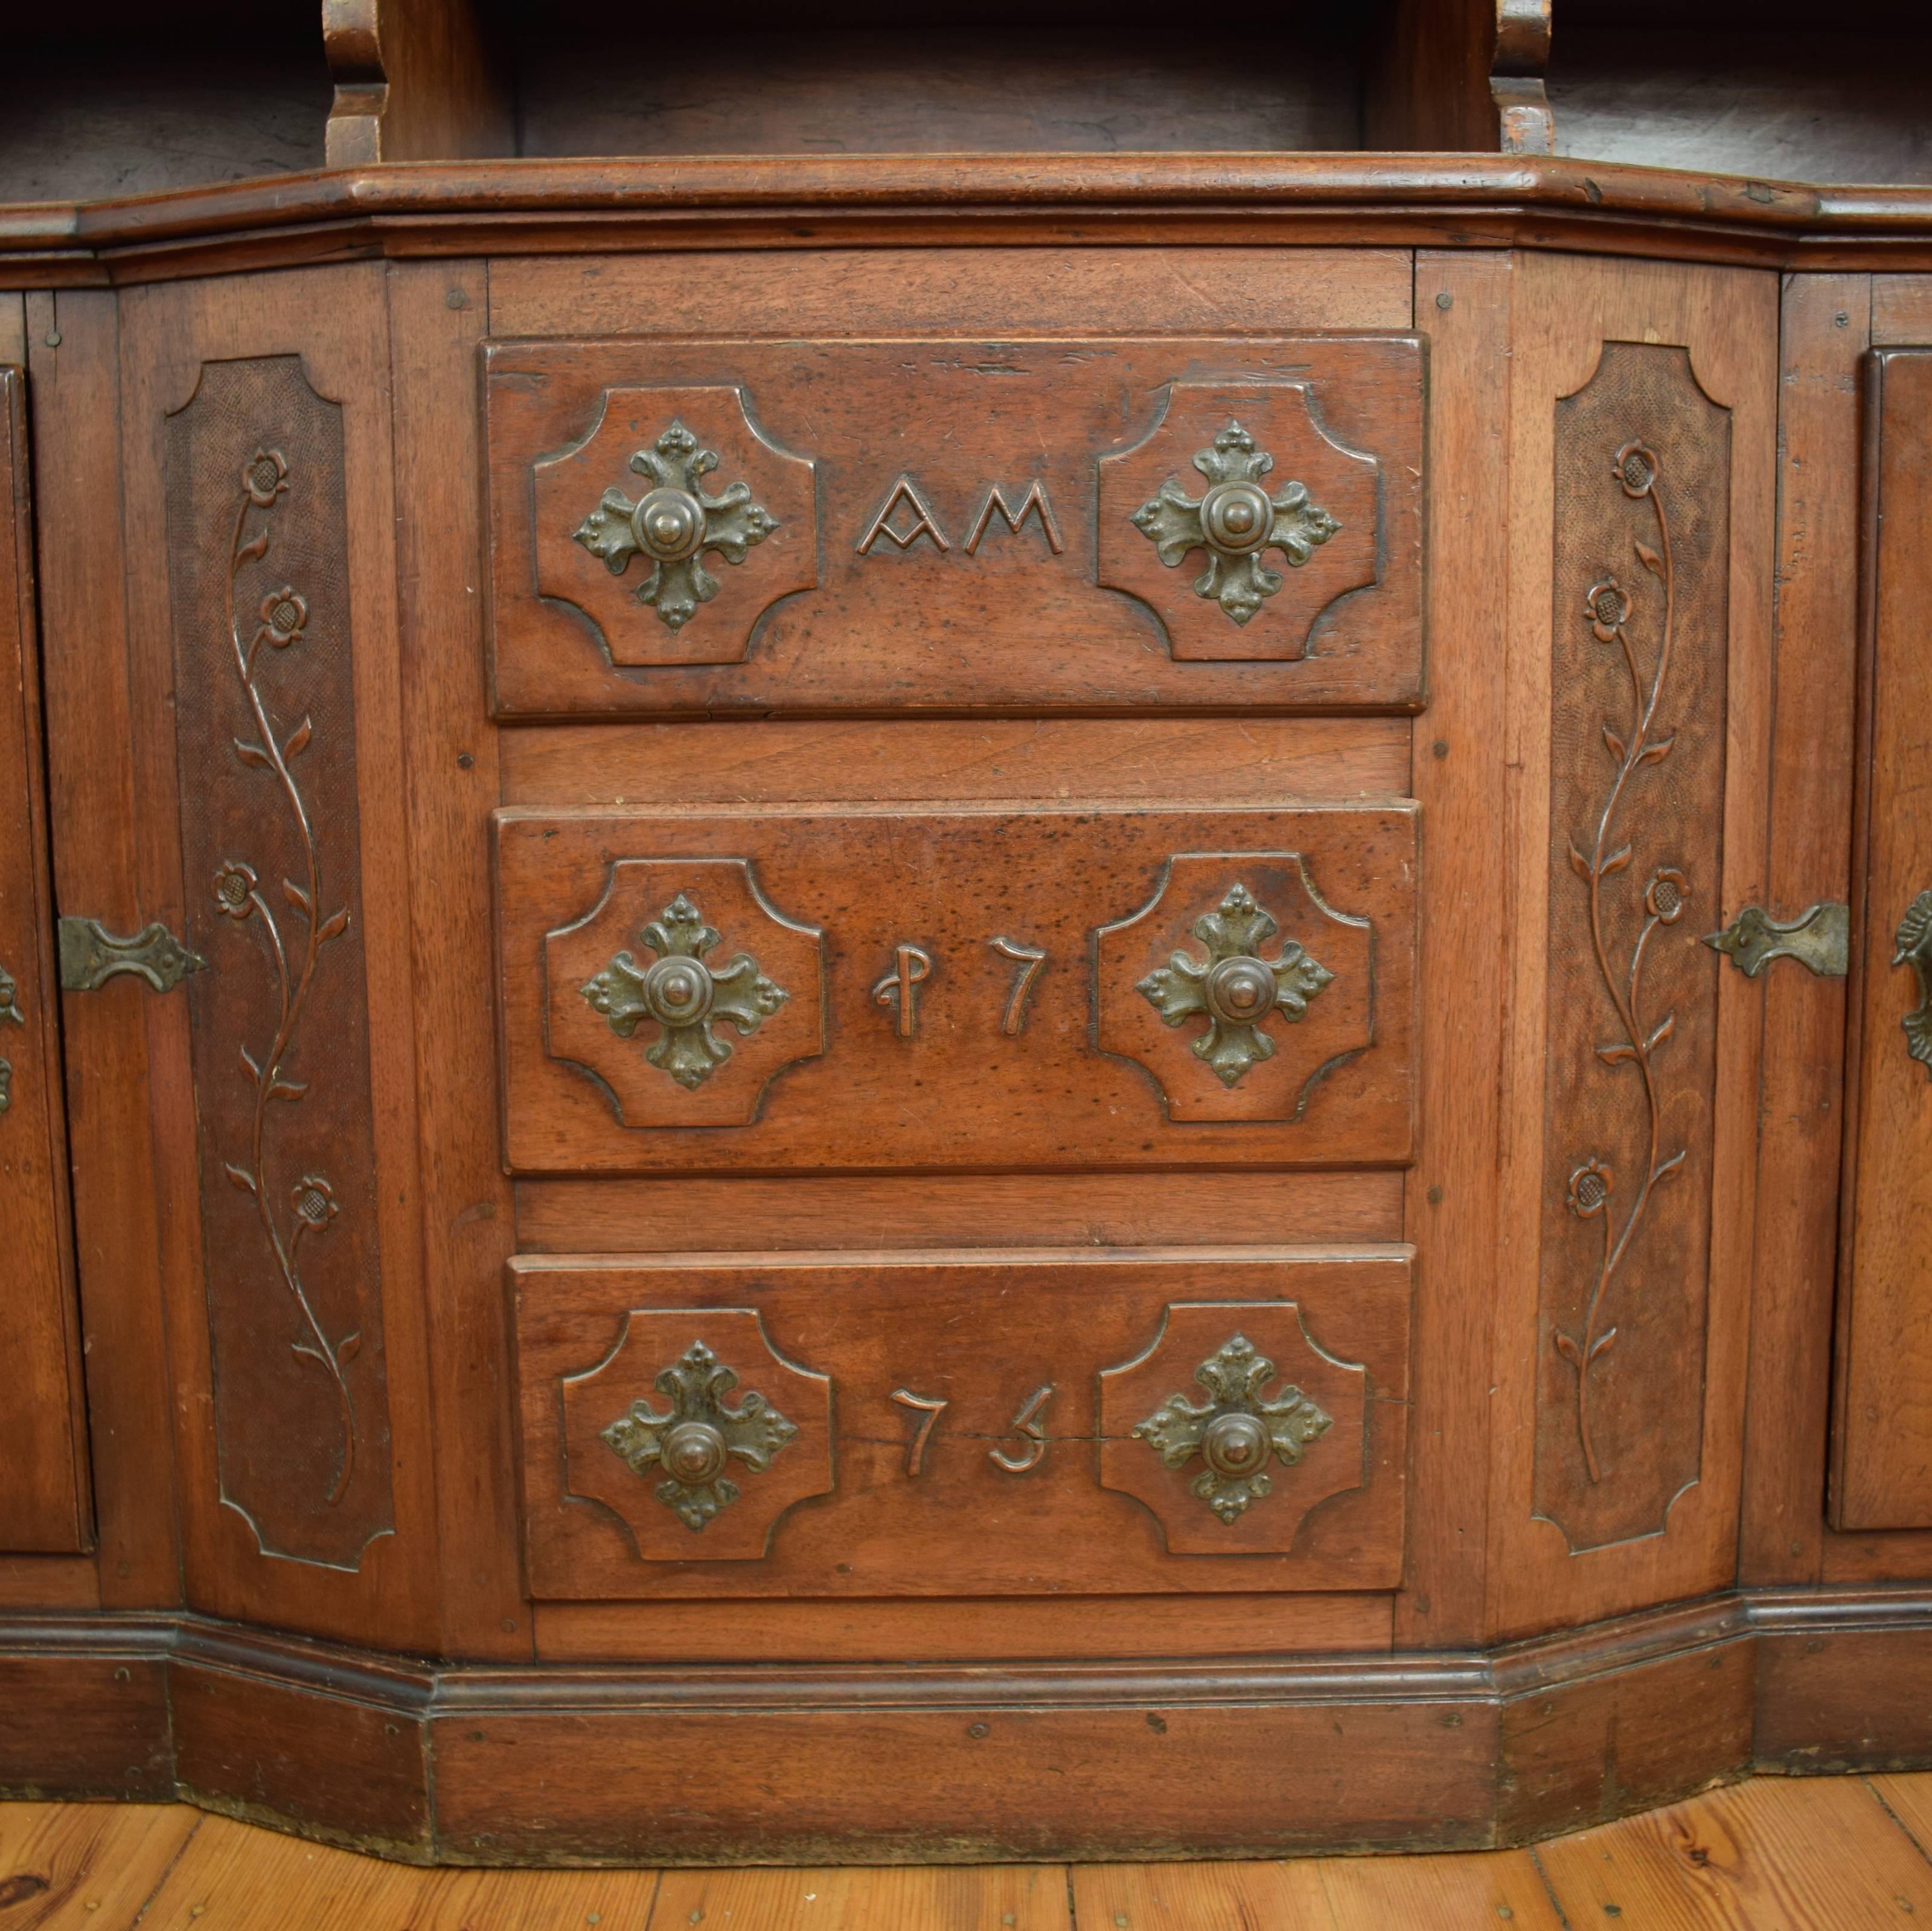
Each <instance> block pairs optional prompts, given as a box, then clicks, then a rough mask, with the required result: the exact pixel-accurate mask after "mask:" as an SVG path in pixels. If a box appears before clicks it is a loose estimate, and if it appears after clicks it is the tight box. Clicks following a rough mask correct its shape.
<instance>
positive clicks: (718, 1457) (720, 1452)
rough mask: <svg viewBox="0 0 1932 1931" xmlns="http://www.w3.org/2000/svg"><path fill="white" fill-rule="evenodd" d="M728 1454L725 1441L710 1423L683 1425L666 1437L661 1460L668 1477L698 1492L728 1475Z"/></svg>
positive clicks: (680, 1423)
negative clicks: (700, 1487) (707, 1483)
mask: <svg viewBox="0 0 1932 1931" xmlns="http://www.w3.org/2000/svg"><path fill="white" fill-rule="evenodd" d="M726 1455H727V1449H726V1447H725V1444H724V1437H723V1436H722V1435H721V1434H719V1433H718V1431H717V1430H716V1429H715V1428H712V1426H711V1425H710V1424H709V1422H679V1423H678V1425H677V1426H676V1428H673V1429H672V1430H671V1431H670V1433H669V1434H667V1435H666V1436H665V1437H664V1446H663V1448H662V1449H661V1451H660V1452H659V1456H658V1458H659V1460H661V1461H662V1462H663V1464H664V1471H665V1473H667V1474H668V1475H670V1476H673V1478H675V1479H676V1480H677V1481H679V1482H682V1483H683V1484H684V1485H685V1487H686V1488H697V1487H698V1486H699V1485H700V1484H702V1483H704V1482H712V1481H715V1479H717V1478H718V1476H720V1475H721V1474H723V1473H724V1462H725V1458H726Z"/></svg>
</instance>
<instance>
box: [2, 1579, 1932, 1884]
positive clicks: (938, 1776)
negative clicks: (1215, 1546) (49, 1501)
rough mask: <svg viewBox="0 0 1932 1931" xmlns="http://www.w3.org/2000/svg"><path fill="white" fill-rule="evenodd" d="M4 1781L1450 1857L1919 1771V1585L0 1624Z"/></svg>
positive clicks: (286, 1799) (672, 1842)
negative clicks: (371, 1632)
mask: <svg viewBox="0 0 1932 1931" xmlns="http://www.w3.org/2000/svg"><path fill="white" fill-rule="evenodd" d="M0 1710H5V1713H6V1715H5V1719H4V1721H0V1795H4V1796H7V1797H37V1798H59V1799H68V1798H76V1797H93V1798H112V1799H121V1800H139V1801H147V1802H152V1801H156V1800H166V1799H169V1798H174V1797H179V1798H181V1799H184V1800H187V1801H188V1802H190V1803H196V1804H199V1805H200V1806H202V1807H203V1808H205V1809H209V1810H212V1811H217V1812H223V1813H225V1814H227V1815H234V1816H239V1817H242V1818H247V1819H248V1820H250V1821H255V1822H260V1823H266V1824H274V1825H276V1826H278V1827H281V1828H283V1829H285V1830H291V1831H294V1832H297V1833H300V1834H302V1835H303V1836H309V1837H312V1838H315V1839H319V1840H321V1841H323V1842H329V1843H335V1844H340V1845H347V1846H350V1847H351V1848H356V1849H359V1850H364V1851H372V1852H375V1853H377V1854H380V1855H383V1856H385V1857H393V1858H397V1859H401V1860H406V1861H409V1862H413V1863H454V1864H544V1863H554V1864H573V1863H625V1862H637V1863H824V1862H828V1861H829V1862H840V1861H843V1862H858V1863H895V1862H918V1863H931V1862H946V1861H959V1862H968V1861H986V1860H1001V1859H1007V1858H1019V1859H1028V1860H1032V1859H1042V1858H1055V1859H1064V1858H1073V1859H1083V1858H1118V1857H1255V1856H1264V1857H1269V1856H1280V1855H1283V1854H1299V1853H1310V1852H1316V1851H1337V1850H1408V1849H1417V1850H1420V1849H1429V1850H1448V1849H1475V1848H1491V1847H1497V1846H1502V1845H1511V1844H1518V1843H1523V1842H1531V1841H1533V1840H1535V1839H1539V1838H1542V1837H1546V1836H1552V1835H1554V1834H1556V1833H1562V1832H1565V1831H1570V1830H1577V1829H1580V1828H1583V1827H1586V1826H1588V1825H1590V1824H1598V1823H1602V1822H1606V1821H1609V1820H1610V1819H1611V1818H1614V1817H1616V1816H1619V1815H1625V1814H1627V1813H1628V1812H1631V1811H1635V1810H1640V1809H1648V1808H1649V1807H1652V1806H1655V1805H1658V1804H1661V1803H1668V1802H1671V1801H1673V1800H1677V1799H1679V1798H1681V1797H1684V1796H1686V1795H1688V1794H1690V1793H1691V1792H1692V1791H1695V1790H1697V1789H1699V1788H1703V1787H1705V1786H1706V1785H1710V1784H1713V1783H1718V1782H1728V1781H1731V1780H1733V1779H1737V1778H1739V1777H1742V1776H1747V1775H1749V1774H1751V1773H1753V1772H1754V1771H1757V1772H1771V1773H1810V1772H1827V1771H1844V1770H1911V1769H1922V1768H1926V1767H1932V1590H1927V1589H1926V1588H1924V1587H1912V1588H1887V1589H1868V1590H1846V1589H1838V1588H1833V1589H1784V1590H1747V1591H1737V1592H1732V1593H1726V1594H1724V1595H1721V1596H1711V1597H1706V1598H1704V1599H1701V1600H1700V1601H1697V1602H1689V1603H1680V1604H1674V1605H1670V1606H1667V1607H1665V1608H1657V1609H1652V1610H1649V1611H1643V1612H1641V1613H1640V1614H1634V1615H1630V1616H1625V1617H1619V1618H1617V1619H1616V1620H1613V1621H1608V1622H1604V1623H1594V1624H1592V1625H1589V1626H1587V1627H1585V1628H1583V1629H1576V1630H1569V1631H1565V1632H1561V1633H1559V1634H1556V1635H1546V1636H1539V1637H1536V1638H1532V1639H1529V1640H1528V1641H1519V1642H1515V1643H1511V1644H1503V1645H1501V1646H1499V1647H1496V1648H1493V1649H1490V1650H1469V1651H1460V1652H1424V1651H1410V1652H1397V1653H1382V1654H1376V1655H1365V1656H1320V1657H1307V1658H1297V1657H1293V1656H1283V1657H1280V1658H1271V1659H1253V1658H1244V1659H1238V1660H1234V1661H1230V1662H1214V1661H1212V1660H1207V1661H1203V1660H1198V1659H1196V1660H1190V1661H1187V1662H1175V1663H1164V1664H1163V1663H1146V1664H1132V1665H1122V1664H1118V1663H1112V1662H1105V1663H1094V1662H1025V1663H1012V1664H995V1665H974V1666H971V1667H957V1666H926V1665H910V1666H909V1665H890V1664H880V1665H850V1664H841V1665H810V1664H799V1665H775V1664H768V1665H754V1666H748V1667H744V1668H689V1667H683V1668H676V1669H673V1668H664V1667H655V1666H652V1665H640V1664H610V1665H584V1664H579V1663H571V1664H551V1665H521V1666H505V1665H497V1664H475V1663H464V1662H425V1661H419V1660H414V1659H409V1658H405V1657H401V1656H389V1655H384V1654H381V1653H377V1652H374V1651H371V1650H358V1649H352V1648H347V1647H343V1646H341V1645H338V1644H328V1643H322V1642H317V1641H311V1640H308V1639H307V1638H302V1637H299V1636H293V1635H284V1634H281V1633H278V1632H271V1631H267V1630H263V1629H254V1628H249V1627H245V1626H241V1625H238V1624H234V1623H220V1622H217V1621H214V1620H210V1619H208V1618H205V1617H199V1616H196V1615H193V1614H179V1615H175V1614H47V1615H40V1616H36V1615H31V1614H19V1613H16V1614H11V1615H9V1616H7V1617H4V1618H0Z"/></svg>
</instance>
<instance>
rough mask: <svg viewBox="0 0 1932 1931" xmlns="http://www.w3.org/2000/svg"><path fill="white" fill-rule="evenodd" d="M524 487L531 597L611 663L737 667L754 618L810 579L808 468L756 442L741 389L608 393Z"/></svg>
mask: <svg viewBox="0 0 1932 1931" xmlns="http://www.w3.org/2000/svg"><path fill="white" fill-rule="evenodd" d="M714 471H715V472H717V473H719V474H721V475H722V476H725V477H726V478H727V479H729V480H728V481H727V482H726V484H725V485H724V488H722V489H721V491H719V492H718V494H715V495H712V494H711V493H710V492H709V491H707V490H706V488H705V487H704V484H703V479H704V478H705V477H706V476H709V475H711V474H712V473H713V472H714ZM619 476H634V477H636V478H637V482H635V483H634V484H624V485H619V483H618V482H616V480H615V479H616V478H618V477H619ZM531 482H532V506H533V514H534V515H535V520H536V527H535V552H536V568H537V586H536V587H537V590H538V594H539V595H540V596H545V597H548V598H551V599H556V601H558V602H563V603H567V604H570V605H574V607H575V608H577V610H579V611H581V612H582V613H583V615H584V617H586V619H588V620H589V622H590V623H592V625H593V626H595V628H596V629H597V631H598V634H599V636H600V638H601V641H602V642H603V644H604V648H605V649H606V650H608V651H609V653H610V661H611V662H613V664H619V665H650V664H736V663H742V662H743V661H744V659H745V656H746V654H747V653H748V651H749V650H750V647H751V635H752V633H753V632H754V630H755V629H757V624H758V622H759V620H760V618H761V617H763V614H764V613H765V611H767V610H768V609H769V608H770V607H771V606H772V605H773V604H774V603H775V602H778V599H780V598H781V597H784V596H790V595H791V594H792V593H793V592H794V591H796V590H808V589H810V588H811V587H812V586H813V585H814V584H816V583H817V581H818V572H817V560H816V559H817V534H816V521H817V518H816V509H815V491H816V482H815V478H814V469H813V465H812V464H811V463H810V462H809V461H805V459H803V458H800V457H797V456H793V455H790V454H788V453H787V452H785V451H784V450H782V449H779V448H778V447H777V446H776V445H775V444H774V443H772V442H770V441H769V440H767V439H766V437H765V436H764V434H763V432H762V431H760V430H759V429H758V428H757V426H756V425H754V423H753V422H752V421H751V417H750V415H749V413H748V409H747V407H746V404H745V394H744V392H743V390H742V389H736V388H715V389H607V390H605V391H604V398H603V408H602V412H601V415H600V416H599V418H598V422H597V424H596V426H595V428H592V430H591V431H590V433H589V434H588V435H587V436H586V437H585V438H584V439H583V441H582V442H580V443H578V444H577V446H576V447H575V448H574V449H570V450H568V451H566V452H565V453H564V454H563V455H560V456H556V457H553V458H550V459H549V460H547V461H542V462H539V463H537V464H534V465H533V466H532V470H531ZM720 562H721V563H722V565H723V566H724V567H722V568H721V569H714V568H713V566H715V565H718V563H720ZM687 626H688V628H687Z"/></svg>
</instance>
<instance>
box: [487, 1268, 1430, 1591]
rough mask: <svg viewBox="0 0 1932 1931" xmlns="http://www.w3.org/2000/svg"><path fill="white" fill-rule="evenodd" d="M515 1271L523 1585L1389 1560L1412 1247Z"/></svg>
mask: <svg viewBox="0 0 1932 1931" xmlns="http://www.w3.org/2000/svg"><path fill="white" fill-rule="evenodd" d="M694 1231H695V1230H694ZM511 1283H512V1289H513V1292H514V1296H515V1301H516V1314H517V1356H518V1361H517V1376H518V1389H519V1398H520V1404H521V1414H522V1425H523V1488H524V1498H525V1507H526V1528H527V1537H528V1554H529V1572H530V1578H531V1587H532V1592H533V1593H535V1595H536V1596H538V1598H539V1599H557V1600H568V1599H592V1598H597V1597H610V1598H625V1597H631V1598H654V1599H655V1598H665V1599H670V1598H704V1597H733V1596H736V1597H757V1596H793V1597H809V1596H817V1597H825V1598H834V1599H836V1598H847V1599H853V1598H856V1599H862V1598H865V1597H868V1596H1031V1595H1037V1594H1042V1593H1047V1594H1064V1593H1085V1594H1098V1595H1113V1594H1140V1595H1148V1594H1157V1595H1158V1594H1166V1593H1177V1592H1180V1593H1187V1592H1197V1593H1212V1592H1216V1591H1229V1590H1233V1591H1242V1592H1256V1591H1259V1592H1269V1591H1281V1590H1377V1589H1382V1590H1386V1589H1390V1588H1393V1587H1395V1586H1396V1585H1397V1584H1398V1583H1399V1581H1400V1575H1401V1548H1402V1491H1403V1476H1404V1462H1405V1456H1406V1419H1407V1400H1406V1396H1407V1388H1408V1376H1407V1352H1408V1338H1409V1263H1408V1258H1407V1254H1406V1250H1402V1249H1394V1250H1382V1251H1374V1250H1363V1251H1357V1252H1356V1253H1355V1254H1322V1255H1315V1256H1307V1255H1304V1256H1286V1255H1283V1256H1258V1255H1257V1254H1255V1253H1254V1252H1253V1251H1249V1252H1247V1253H1243V1254H1231V1253H1227V1252H1225V1251H1224V1252H1223V1253H1221V1254H1208V1255H1203V1256H1201V1257H1160V1258H1158V1259H1156V1258H1150V1257H1139V1256H1134V1255H1132V1254H1112V1255H1109V1256H1106V1257H1102V1256H1099V1255H1094V1254H1089V1255H1084V1256H1082V1255H1071V1254H1060V1255H1055V1256H1043V1255H1039V1254H1030V1255H1022V1256H1018V1257H999V1258H998V1259H971V1258H959V1257H947V1259H946V1260H943V1261H941V1260H937V1259H936V1258H935V1257H929V1256H920V1255H917V1254H907V1255H902V1256H899V1257H894V1258H890V1259H888V1258H884V1257H877V1256H872V1257H858V1256H854V1257H837V1256H832V1255H815V1256H808V1257H799V1256H787V1257H782V1258H781V1257H776V1256H774V1257H770V1259H769V1262H768V1263H766V1264H762V1265H760V1264H757V1263H748V1262H746V1261H745V1260H738V1259H734V1260H724V1259H722V1258H721V1257H720V1258H706V1259H703V1260H699V1259H695V1258H694V1259H691V1260H680V1261H676V1262H667V1263H661V1264H658V1265H652V1266H628V1265H620V1264H617V1263H596V1262H583V1261H577V1260H571V1259H568V1258H565V1257H558V1258H556V1259H545V1260H533V1259H532V1260H519V1261H517V1262H516V1263H513V1266H512V1269H511Z"/></svg>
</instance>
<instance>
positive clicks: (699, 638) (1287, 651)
mask: <svg viewBox="0 0 1932 1931" xmlns="http://www.w3.org/2000/svg"><path fill="white" fill-rule="evenodd" d="M486 387H487V411H488V425H489V463H490V524H491V551H492V566H491V569H492V586H493V603H492V628H491V636H492V649H493V663H494V671H495V680H496V706H497V709H498V711H499V713H500V714H502V715H504V716H565V715H568V714H570V713H613V712H630V713H640V712H642V713H653V714H658V715H690V714H696V713H718V712H729V711H733V710H738V711H748V712H757V713H767V712H770V711H774V710H814V711H823V710H840V709H850V710H870V711H882V710H894V711H903V710H953V711H959V710H977V709H989V710H1027V711H1037V710H1082V711H1091V710H1096V709H1105V708H1110V707H1121V708H1148V707H1204V708H1210V707H1211V708H1217V709H1220V708H1225V707H1229V706H1231V705H1241V706H1244V707H1253V706H1261V707H1269V708H1274V709H1282V710H1313V709H1318V708H1320V707H1325V706H1331V705H1333V706H1343V707H1348V708H1349V709H1352V710H1361V709H1364V708H1367V707H1384V708H1391V709H1403V708H1406V707H1413V706H1414V705H1415V704H1417V703H1418V701H1419V700H1420V698H1421V688H1422V623H1421V575H1422V573H1421V496H1422V464H1423V456H1422V447H1423V437H1422V398H1423V364H1422V350H1421V343H1420V342H1419V341H1418V340H1417V339H1416V338H1413V337H1410V336H1346V337H1345V336H1325V337H1319V338H1307V337H1304V338H1276V339H1273V340H1268V339H1256V338H1253V337H1242V338H1214V337H1199V338H1172V337H1165V338H1160V339H1157V340H1149V339H1141V338H1122V337H1117V338H1108V339H1095V340H1086V341H1081V340H1075V339H1061V338H1055V339H1045V340H1032V341H982V340H960V341H938V340H934V339H932V338H920V339H917V340H906V341H819V342H774V341H691V340H685V341H664V340H659V341H612V342H588V343H586V342H574V343H568V344H559V343H517V342H511V343H498V344H493V345H492V346H491V347H490V348H489V350H488V351H487V384H486Z"/></svg>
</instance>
